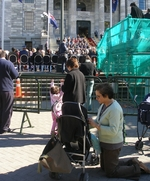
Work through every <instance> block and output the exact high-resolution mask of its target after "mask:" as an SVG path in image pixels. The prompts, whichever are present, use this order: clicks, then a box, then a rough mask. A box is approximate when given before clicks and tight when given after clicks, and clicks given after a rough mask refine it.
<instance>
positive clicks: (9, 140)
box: [0, 112, 150, 181]
mask: <svg viewBox="0 0 150 181" xmlns="http://www.w3.org/2000/svg"><path fill="white" fill-rule="evenodd" d="M22 115H23V114H22V113H20V112H14V113H13V117H12V124H11V128H12V129H14V132H13V133H7V134H3V135H0V181H50V180H52V179H50V178H49V176H48V170H46V169H44V168H43V170H42V173H40V174H39V173H37V163H38V158H39V156H40V154H41V152H42V151H43V148H44V147H45V145H46V143H47V141H48V140H49V137H50V136H49V132H50V127H51V114H50V112H41V113H40V114H35V113H29V118H30V120H31V123H32V125H33V126H34V127H33V128H28V127H27V126H28V124H27V122H26V123H25V124H24V129H23V134H19V131H20V125H21V120H22ZM126 130H127V138H126V144H125V145H124V148H123V150H122V152H121V155H120V158H129V157H131V156H132V157H139V160H141V161H143V162H144V163H146V164H147V165H148V166H149V167H150V147H149V145H150V142H149V140H148V138H147V137H146V138H144V141H145V142H144V147H143V153H142V152H141V151H137V150H136V149H135V142H136V141H137V136H136V130H137V126H136V117H126ZM86 172H88V173H89V178H90V179H89V180H91V181H98V180H101V181H109V180H111V181H125V180H127V179H108V178H106V177H105V175H104V173H103V172H101V171H100V166H99V165H98V166H88V167H86ZM79 173H82V169H81V168H77V169H74V170H73V171H72V172H71V173H70V174H64V175H63V178H62V180H64V181H75V180H77V175H78V174H79ZM149 180H150V174H144V175H142V176H141V178H140V181H149Z"/></svg>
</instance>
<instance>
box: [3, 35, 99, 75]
mask: <svg viewBox="0 0 150 181" xmlns="http://www.w3.org/2000/svg"><path fill="white" fill-rule="evenodd" d="M65 40H66V46H67V49H68V51H67V52H66V53H67V55H68V56H67V57H68V58H70V57H71V56H76V57H77V58H78V60H79V61H80V60H81V59H82V57H83V56H84V55H89V56H90V57H91V59H92V62H93V63H95V62H96V60H97V54H96V43H92V44H91V42H92V39H91V38H90V40H88V38H85V37H82V38H81V37H80V36H77V37H76V38H70V37H67V38H65ZM93 42H94V40H93ZM58 46H59V45H58ZM6 53H7V57H6V59H8V60H10V61H11V62H12V63H13V64H14V66H15V67H16V69H17V70H18V71H19V72H22V71H41V72H42V71H49V72H51V70H52V69H53V68H55V69H57V68H56V66H53V65H57V64H60V63H61V62H62V60H61V59H60V57H61V56H60V54H59V47H58V49H57V50H51V49H47V47H46V48H45V50H43V49H40V48H39V47H37V48H35V47H33V48H32V50H28V49H27V48H26V46H23V47H22V50H18V49H16V48H14V47H12V49H11V51H8V50H6ZM45 61H46V63H45ZM80 62H82V60H81V61H80Z"/></svg>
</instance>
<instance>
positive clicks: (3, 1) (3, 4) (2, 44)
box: [1, 0, 5, 50]
mask: <svg viewBox="0 0 150 181" xmlns="http://www.w3.org/2000/svg"><path fill="white" fill-rule="evenodd" d="M4 12H5V0H2V37H1V46H2V47H1V48H2V49H3V50H4V27H5V26H4V19H5V14H4Z"/></svg>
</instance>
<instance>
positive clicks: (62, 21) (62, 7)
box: [60, 0, 64, 42]
mask: <svg viewBox="0 0 150 181" xmlns="http://www.w3.org/2000/svg"><path fill="white" fill-rule="evenodd" d="M63 39H64V0H61V33H60V42H62V40H63Z"/></svg>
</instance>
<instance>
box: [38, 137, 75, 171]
mask: <svg viewBox="0 0 150 181" xmlns="http://www.w3.org/2000/svg"><path fill="white" fill-rule="evenodd" d="M50 143H52V144H53V148H50V150H49V151H48V152H47V153H46V154H42V155H41V156H40V158H39V164H38V172H39V173H40V172H41V171H42V166H43V167H44V168H46V169H48V170H50V171H51V172H57V173H71V171H72V169H73V165H72V164H71V161H70V159H69V157H68V156H67V154H66V152H65V150H64V149H63V148H62V145H61V143H60V142H59V140H58V139H56V138H55V137H54V138H51V139H50V141H49V142H48V144H47V145H48V146H49V145H50ZM47 145H46V147H45V148H46V149H47V148H48V146H47ZM44 150H45V149H44ZM43 152H44V151H43Z"/></svg>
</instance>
